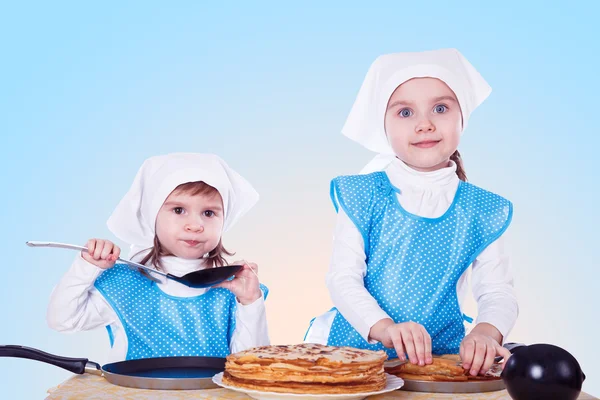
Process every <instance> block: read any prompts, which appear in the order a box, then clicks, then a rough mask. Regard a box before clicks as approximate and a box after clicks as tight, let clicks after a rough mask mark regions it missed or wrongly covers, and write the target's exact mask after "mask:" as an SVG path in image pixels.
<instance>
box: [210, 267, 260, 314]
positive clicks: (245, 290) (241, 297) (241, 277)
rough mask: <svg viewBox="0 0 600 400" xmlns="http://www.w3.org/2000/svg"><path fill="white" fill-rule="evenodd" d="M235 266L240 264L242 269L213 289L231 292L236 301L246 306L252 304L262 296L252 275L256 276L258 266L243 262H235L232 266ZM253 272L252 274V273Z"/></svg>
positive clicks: (256, 279)
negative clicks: (217, 288)
mask: <svg viewBox="0 0 600 400" xmlns="http://www.w3.org/2000/svg"><path fill="white" fill-rule="evenodd" d="M236 264H242V265H243V266H244V268H243V269H241V270H240V271H239V272H238V273H237V274H235V277H234V278H233V279H232V280H230V281H225V282H222V283H220V284H218V285H215V286H214V287H223V288H225V289H229V290H231V291H232V292H233V294H235V296H236V297H237V299H238V301H239V302H240V303H241V304H243V305H245V306H246V305H248V304H252V303H254V302H255V301H256V300H258V299H259V298H260V297H262V295H263V294H262V291H261V290H260V286H259V281H258V277H257V276H256V275H254V273H256V274H258V265H256V264H255V263H248V262H246V261H243V260H242V261H236V262H234V263H233V264H232V265H236ZM217 268H218V267H217ZM253 270H254V272H252V271H253Z"/></svg>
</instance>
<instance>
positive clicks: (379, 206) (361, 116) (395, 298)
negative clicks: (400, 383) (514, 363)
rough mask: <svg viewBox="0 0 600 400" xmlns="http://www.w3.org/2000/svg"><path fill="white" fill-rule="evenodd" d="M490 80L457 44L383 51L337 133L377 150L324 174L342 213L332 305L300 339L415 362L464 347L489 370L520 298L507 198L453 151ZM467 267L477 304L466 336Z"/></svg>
mask: <svg viewBox="0 0 600 400" xmlns="http://www.w3.org/2000/svg"><path fill="white" fill-rule="evenodd" d="M490 92H491V88H490V86H489V85H488V84H487V83H486V81H485V80H484V79H483V78H482V77H481V75H480V74H479V73H478V72H477V71H476V70H475V68H474V67H473V66H472V65H471V64H470V63H469V62H468V61H467V60H466V59H465V58H464V57H463V56H462V54H460V53H459V52H458V51H457V50H454V49H442V50H435V51H426V52H417V53H396V54H388V55H383V56H381V57H379V58H378V59H377V60H376V61H375V62H374V63H373V65H372V66H371V68H370V69H369V72H368V73H367V76H366V78H365V80H364V82H363V85H362V87H361V89H360V91H359V93H358V96H357V98H356V101H355V103H354V106H353V108H352V110H351V112H350V115H349V116H348V119H347V121H346V124H345V126H344V128H343V130H342V133H343V134H344V135H345V136H347V137H349V138H350V139H352V140H354V141H356V142H358V143H360V144H361V145H363V146H364V147H366V148H367V149H369V150H371V151H374V152H376V153H378V155H377V156H376V157H375V159H373V160H372V161H371V162H370V163H369V164H368V165H367V166H366V167H365V168H364V169H363V170H362V171H361V174H359V175H349V176H340V177H337V178H335V179H333V181H332V183H331V198H332V201H333V203H334V206H335V208H336V211H338V219H337V225H336V228H335V234H334V244H333V254H332V258H331V262H330V269H329V272H328V273H327V278H326V283H327V287H328V289H329V292H330V295H331V299H332V301H333V303H334V305H335V307H334V308H333V309H332V310H330V311H329V312H327V313H325V314H323V315H321V316H319V317H317V318H314V319H313V321H311V325H310V327H309V330H308V332H307V333H306V337H305V341H306V342H312V343H322V344H328V345H338V346H340V345H343V346H353V347H358V348H363V349H371V350H385V351H386V352H387V353H388V356H389V357H390V358H395V357H398V358H399V359H400V360H405V359H406V357H407V356H408V360H409V361H410V362H411V363H413V364H419V365H425V364H430V363H431V362H432V355H441V354H460V356H461V358H462V361H463V367H464V368H465V369H466V370H467V371H468V373H470V374H472V375H477V374H483V373H485V372H486V371H487V370H488V369H489V368H490V367H491V365H492V363H493V361H494V357H495V356H498V355H501V356H504V357H509V356H510V353H509V352H508V350H506V349H505V348H503V347H502V343H503V341H504V340H505V338H506V336H507V335H508V333H509V332H510V330H511V329H512V328H513V326H514V324H515V322H516V318H517V314H518V305H517V301H516V297H515V293H514V287H513V278H512V273H511V270H510V265H509V257H508V252H507V249H506V245H505V243H504V236H503V234H504V232H505V230H506V229H507V228H508V226H509V224H510V222H511V218H512V204H511V203H510V202H509V201H508V200H506V199H504V198H502V197H500V196H498V195H496V194H493V193H491V192H488V191H486V190H484V189H482V188H479V187H477V186H475V185H473V184H470V183H467V182H466V173H465V169H464V167H463V163H462V160H461V157H460V153H459V152H458V150H457V148H458V145H459V141H460V138H461V134H462V132H463V131H464V129H465V127H466V125H467V121H468V119H469V116H470V115H471V113H472V112H473V111H474V109H475V108H476V107H478V106H479V105H480V104H481V103H482V102H483V101H484V100H485V99H486V98H487V97H488V95H489V94H490ZM469 267H471V269H472V288H473V294H474V296H475V299H476V301H477V305H478V316H477V321H476V323H475V326H474V327H473V328H472V329H471V330H470V332H469V333H468V334H467V335H465V334H466V330H465V324H464V322H465V321H469V322H471V318H469V317H467V316H466V315H464V314H463V307H464V302H465V298H466V295H467V293H468V286H469V285H468V278H467V271H468V269H469Z"/></svg>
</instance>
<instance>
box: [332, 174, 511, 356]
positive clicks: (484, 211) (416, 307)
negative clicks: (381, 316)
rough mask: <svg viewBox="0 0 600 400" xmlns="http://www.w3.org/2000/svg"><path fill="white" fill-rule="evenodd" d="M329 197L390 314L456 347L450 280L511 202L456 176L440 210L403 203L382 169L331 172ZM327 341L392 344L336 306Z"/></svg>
mask: <svg viewBox="0 0 600 400" xmlns="http://www.w3.org/2000/svg"><path fill="white" fill-rule="evenodd" d="M332 185H333V193H332V197H333V200H334V203H335V201H336V199H337V200H338V201H339V203H340V205H341V206H342V208H343V209H344V211H345V212H346V214H348V216H349V217H350V219H351V220H352V221H353V222H354V224H355V225H356V226H357V228H358V229H359V231H360V232H361V233H362V234H363V237H364V238H365V252H366V256H367V258H366V262H367V274H366V276H365V279H364V284H365V287H366V288H367V290H368V291H369V293H370V294H371V295H372V296H373V297H374V298H375V299H376V300H377V302H378V303H379V306H380V307H381V308H382V309H383V310H384V311H385V312H386V313H387V314H388V315H389V316H390V317H392V318H393V319H394V321H395V322H397V323H399V322H407V321H414V322H417V323H420V324H422V325H423V326H425V328H426V329H427V331H428V332H429V334H430V335H431V338H432V350H433V353H434V354H445V353H458V350H459V346H460V342H461V340H462V338H463V337H464V335H465V329H464V324H463V314H462V313H461V311H460V308H459V304H458V298H457V293H456V285H457V283H458V280H459V278H460V276H461V275H462V274H463V272H464V271H465V270H466V269H467V268H468V267H469V265H470V264H471V263H472V262H473V260H474V259H475V258H476V257H477V255H478V254H479V253H481V251H482V250H483V249H485V247H487V246H488V245H489V244H490V243H491V242H493V241H494V240H496V239H497V238H498V237H499V236H500V235H501V234H502V233H503V232H504V231H505V230H506V228H507V227H508V225H509V224H510V220H511V217H512V204H511V203H510V202H509V201H508V200H506V199H504V198H502V197H500V196H498V195H496V194H493V193H491V192H488V191H486V190H483V189H481V188H478V187H477V186H474V185H471V184H469V183H466V182H460V184H459V187H458V189H457V192H456V196H455V199H454V202H453V203H452V205H451V206H450V208H449V209H448V211H447V212H446V213H445V214H444V215H443V216H441V217H439V218H424V217H419V216H417V215H414V214H410V213H408V212H407V211H406V210H404V209H403V208H402V207H401V206H400V204H399V202H398V199H397V197H396V193H395V188H394V187H393V186H392V185H391V183H390V181H389V179H388V177H387V175H386V174H385V173H384V172H375V173H372V174H369V175H356V176H342V177H338V178H336V179H334V181H333V183H332ZM328 344H329V345H335V346H353V347H358V348H363V349H371V350H385V351H386V352H387V353H388V355H389V356H390V357H391V358H393V357H396V352H395V351H394V350H391V349H387V348H384V347H383V345H381V344H376V345H370V344H368V343H367V342H366V341H365V340H364V339H363V338H362V337H361V336H360V335H359V334H358V332H357V331H356V330H355V329H354V328H353V327H352V326H351V325H350V324H349V323H348V321H347V320H346V319H345V318H344V317H343V316H342V315H341V314H340V313H339V312H338V313H337V315H336V317H335V319H334V322H333V324H332V327H331V331H330V334H329V341H328Z"/></svg>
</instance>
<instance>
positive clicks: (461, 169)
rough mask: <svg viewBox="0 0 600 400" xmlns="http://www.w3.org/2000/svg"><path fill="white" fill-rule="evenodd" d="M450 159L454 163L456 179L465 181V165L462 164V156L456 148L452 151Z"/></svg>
mask: <svg viewBox="0 0 600 400" xmlns="http://www.w3.org/2000/svg"><path fill="white" fill-rule="evenodd" d="M450 159H451V160H452V161H454V162H455V163H456V175H458V179H460V180H461V181H465V182H466V181H467V173H466V172H465V166H464V165H463V162H462V157H461V156H460V153H459V152H458V150H456V151H455V152H454V153H452V155H451V156H450Z"/></svg>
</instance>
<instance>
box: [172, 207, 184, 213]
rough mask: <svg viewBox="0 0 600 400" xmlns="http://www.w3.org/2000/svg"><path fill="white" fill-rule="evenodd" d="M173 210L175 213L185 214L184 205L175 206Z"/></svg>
mask: <svg viewBox="0 0 600 400" xmlns="http://www.w3.org/2000/svg"><path fill="white" fill-rule="evenodd" d="M173 212H174V213H175V214H183V207H175V208H174V209H173Z"/></svg>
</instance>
